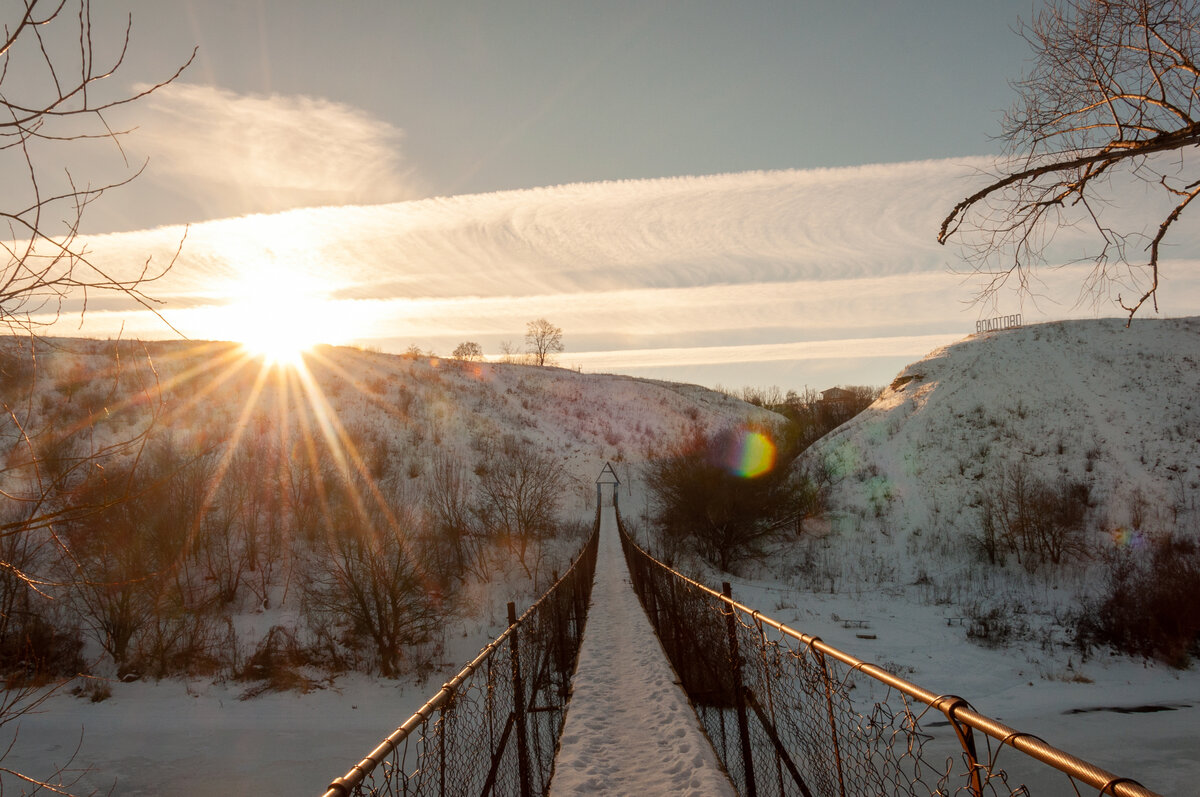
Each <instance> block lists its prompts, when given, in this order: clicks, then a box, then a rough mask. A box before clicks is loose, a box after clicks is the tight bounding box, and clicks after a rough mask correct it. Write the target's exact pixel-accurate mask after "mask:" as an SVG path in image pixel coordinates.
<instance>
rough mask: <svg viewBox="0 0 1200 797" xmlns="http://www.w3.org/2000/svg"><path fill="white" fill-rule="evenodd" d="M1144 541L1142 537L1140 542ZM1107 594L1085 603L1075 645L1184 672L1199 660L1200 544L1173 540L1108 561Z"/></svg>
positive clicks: (1126, 550)
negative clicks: (1199, 598)
mask: <svg viewBox="0 0 1200 797" xmlns="http://www.w3.org/2000/svg"><path fill="white" fill-rule="evenodd" d="M1136 539H1141V538H1136V537H1135V540H1136ZM1106 566H1107V570H1108V579H1107V584H1106V585H1105V590H1104V592H1103V593H1102V594H1101V595H1100V596H1099V597H1098V598H1096V599H1093V600H1090V601H1085V602H1084V607H1083V612H1082V615H1081V617H1080V621H1079V625H1078V627H1077V629H1076V643H1077V644H1078V645H1079V647H1080V648H1081V649H1082V650H1084V651H1087V650H1090V649H1091V648H1092V647H1094V646H1106V647H1109V648H1110V649H1112V650H1113V651H1116V652H1118V653H1126V654H1129V655H1131V656H1142V657H1143V658H1147V659H1150V658H1153V659H1159V660H1161V661H1164V662H1166V663H1167V664H1169V665H1170V666H1172V667H1178V668H1184V667H1186V666H1188V664H1189V662H1190V661H1191V659H1192V658H1194V657H1197V656H1200V613H1197V612H1196V595H1197V594H1200V546H1198V545H1197V544H1196V542H1194V541H1192V540H1185V539H1182V538H1180V537H1175V536H1168V537H1165V538H1162V539H1159V540H1157V541H1153V542H1149V543H1146V544H1144V545H1143V546H1142V547H1141V548H1140V549H1139V548H1138V547H1137V546H1129V547H1126V548H1123V549H1121V550H1119V551H1116V552H1114V553H1112V554H1110V555H1109V556H1108V557H1106Z"/></svg>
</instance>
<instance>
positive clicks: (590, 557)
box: [324, 507, 600, 797]
mask: <svg viewBox="0 0 1200 797" xmlns="http://www.w3.org/2000/svg"><path fill="white" fill-rule="evenodd" d="M599 531H600V510H599V507H597V510H596V520H595V525H594V527H593V529H592V536H591V537H590V538H589V540H588V542H587V544H586V545H585V546H584V549H583V552H582V553H580V555H579V556H578V557H577V558H576V559H575V561H574V563H573V564H572V565H571V568H570V569H569V570H568V571H567V573H566V575H564V576H563V577H562V578H560V579H558V580H557V581H556V582H555V584H554V586H552V587H551V588H550V589H549V591H547V592H546V594H545V595H543V596H542V597H541V598H540V599H539V600H538V601H537V602H536V603H534V604H533V605H532V606H530V607H529V609H527V610H526V611H525V613H524V614H523V615H521V617H519V618H518V617H517V616H516V608H515V606H514V605H513V604H511V603H510V604H509V605H508V612H509V618H508V619H509V626H508V628H507V629H506V630H505V631H504V633H502V634H501V635H500V636H498V637H497V638H496V639H495V641H493V642H492V643H491V644H490V645H488V646H487V647H486V648H484V649H483V650H482V651H481V652H480V654H479V655H478V656H477V657H475V660H474V661H472V662H471V663H470V664H468V665H467V666H466V667H465V668H464V669H463V670H462V672H460V673H459V674H458V675H456V676H455V677H454V678H452V679H451V680H450V681H449V682H447V683H446V685H445V686H443V687H442V689H441V690H440V691H439V692H438V693H437V694H436V695H435V696H434V697H433V698H432V699H430V700H429V701H428V702H427V703H426V704H425V705H424V706H422V707H421V708H420V709H419V710H418V711H417V713H416V714H414V715H413V716H412V717H410V718H409V719H408V720H407V721H406V722H405V723H404V724H403V725H401V726H400V727H399V728H397V729H396V730H395V731H394V732H393V733H392V735H391V736H389V737H388V738H387V739H385V740H384V741H383V742H382V743H381V744H380V745H379V746H378V747H376V748H375V750H374V751H372V752H371V753H370V755H368V756H367V757H366V758H364V759H363V760H362V761H360V762H359V763H358V764H357V765H355V767H354V768H353V769H351V770H350V771H349V772H348V773H346V774H345V775H344V776H342V777H340V778H338V779H337V780H335V781H334V782H333V783H332V784H330V786H329V790H328V791H326V792H325V795H324V797H345V796H346V795H351V794H353V795H438V797H445V795H481V797H486V796H487V795H518V794H519V795H522V796H523V797H524V796H525V795H533V794H545V793H546V790H547V788H548V786H549V783H550V774H551V770H552V768H553V765H554V753H555V748H556V746H557V744H558V737H559V734H560V733H561V731H562V724H563V716H564V714H565V712H566V704H567V699H568V697H569V696H570V685H571V676H572V674H573V672H574V670H575V662H576V660H577V658H578V655H579V645H580V641H581V639H582V636H583V625H584V621H585V619H586V617H587V609H588V602H589V599H590V597H591V591H592V580H593V577H594V575H595V570H596V553H597V550H598V544H599V539H600V535H599Z"/></svg>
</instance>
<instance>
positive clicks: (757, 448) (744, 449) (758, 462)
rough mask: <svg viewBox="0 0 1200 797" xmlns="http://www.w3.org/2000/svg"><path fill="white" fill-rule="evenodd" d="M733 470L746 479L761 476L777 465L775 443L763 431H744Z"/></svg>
mask: <svg viewBox="0 0 1200 797" xmlns="http://www.w3.org/2000/svg"><path fill="white" fill-rule="evenodd" d="M732 465H733V467H731V468H730V470H731V471H733V472H734V473H736V474H737V475H739V476H741V477H742V478H744V479H753V478H754V477H755V476H761V475H763V474H764V473H767V472H768V471H770V470H771V468H773V467H775V444H774V443H772V442H771V440H770V438H768V437H767V436H766V435H765V434H762V433H761V432H744V433H743V434H742V437H741V445H740V446H739V447H738V450H737V451H736V452H735V457H734V462H733V463H732Z"/></svg>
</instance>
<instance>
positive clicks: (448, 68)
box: [89, 0, 1033, 231]
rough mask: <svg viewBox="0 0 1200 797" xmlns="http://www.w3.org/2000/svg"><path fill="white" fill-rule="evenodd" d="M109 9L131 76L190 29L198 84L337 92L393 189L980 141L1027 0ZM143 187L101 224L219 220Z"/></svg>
mask: <svg viewBox="0 0 1200 797" xmlns="http://www.w3.org/2000/svg"><path fill="white" fill-rule="evenodd" d="M108 5H111V6H113V7H114V10H116V9H123V8H126V7H128V9H129V10H130V11H131V12H132V13H133V20H134V30H133V46H132V52H131V55H130V58H129V60H128V62H127V64H126V66H125V69H124V73H123V74H124V77H125V78H127V79H131V80H132V79H143V80H149V79H151V78H153V77H155V76H158V75H162V74H165V73H168V72H169V70H170V68H171V67H172V66H173V65H174V64H175V63H177V62H178V61H179V60H181V58H183V57H184V56H185V54H186V53H188V52H190V50H191V47H192V46H194V45H197V44H198V45H199V46H200V53H199V56H198V58H197V61H196V63H195V64H194V65H193V66H192V67H191V68H190V69H189V70H188V72H187V73H186V74H185V75H184V77H183V81H184V82H186V83H188V84H195V85H199V86H210V87H215V88H219V89H223V90H225V91H228V92H232V93H234V94H237V95H245V96H255V97H259V98H268V97H276V98H277V99H279V100H280V101H281V102H282V101H284V99H285V98H289V97H292V98H295V97H308V98H319V99H322V100H326V101H330V102H334V103H339V104H341V105H344V106H346V107H347V108H348V109H353V110H354V111H356V112H358V113H360V114H362V115H363V117H364V119H368V118H369V119H370V120H372V121H373V122H374V123H375V125H376V133H377V134H378V135H379V137H380V139H381V140H384V141H386V143H388V144H389V145H392V146H394V147H395V148H396V153H395V157H396V158H397V161H396V163H395V164H394V165H395V166H396V168H397V169H398V171H399V172H400V173H402V174H403V176H404V178H405V179H404V180H402V181H401V180H398V181H397V182H398V183H400V184H398V185H396V186H394V190H393V194H394V195H395V196H397V197H400V198H409V197H411V196H430V195H453V194H465V193H479V192H486V191H498V190H508V189H514V188H532V187H537V186H546V185H557V184H563V183H574V182H592V181H598V180H620V179H631V178H654V177H673V176H679V175H703V174H718V173H725V172H739V171H746V170H756V169H793V168H799V169H805V168H812V167H829V166H854V165H860V164H865V163H891V162H900V161H910V160H923V159H927V158H943V157H950V156H961V155H980V154H987V153H989V152H992V151H993V150H995V149H996V145H995V144H994V142H993V141H992V140H991V138H990V137H991V136H994V135H995V134H997V133H998V132H999V116H1000V112H1001V111H1002V110H1003V109H1004V108H1006V107H1007V106H1008V105H1009V104H1010V102H1011V91H1010V89H1009V86H1008V81H1009V80H1012V79H1015V78H1017V77H1018V76H1019V75H1020V73H1021V69H1022V61H1023V59H1024V58H1025V56H1026V47H1025V45H1024V43H1023V42H1022V41H1021V40H1020V39H1019V37H1017V36H1016V35H1015V34H1014V33H1013V32H1012V28H1013V27H1014V26H1015V25H1016V22H1017V18H1018V16H1019V15H1021V14H1025V15H1026V16H1028V15H1029V13H1030V10H1031V8H1032V7H1033V5H1032V4H1031V3H1030V2H1028V0H1025V1H1024V2H988V3H962V2H949V1H946V2H938V1H928V2H925V1H923V2H906V3H905V2H896V3H878V2H854V1H853V0H850V1H849V2H836V3H834V2H819V3H818V2H754V1H752V2H738V3H733V2H708V1H703V0H701V1H697V2H671V3H663V2H623V1H620V0H618V1H617V2H603V3H596V2H583V1H582V0H560V1H558V2H536V3H535V2H526V1H525V0H516V1H513V2H494V0H492V1H489V2H457V1H456V0H430V1H429V2H379V1H377V0H362V1H361V2H354V3H329V2H325V1H324V0H259V2H254V0H141V1H139V2H129V1H128V0H126V2H120V1H119V0H118V1H117V2H111V3H106V6H108ZM113 16H114V18H118V19H123V16H121V15H120V14H114V15H113ZM389 133H391V134H394V135H393V136H392V137H389V136H388V134H389ZM133 149H134V151H135V152H137V151H138V148H137V147H136V146H134V147H133ZM148 149H149V150H150V154H151V155H153V147H150V148H148ZM162 176H163V177H165V176H166V175H162ZM397 176H398V175H397ZM144 182H145V183H147V185H144V186H139V193H141V194H149V192H150V189H151V188H152V187H153V188H154V189H156V190H157V191H159V192H161V193H160V194H159V196H158V197H157V199H156V201H155V202H153V203H146V206H144V207H141V206H140V207H138V208H137V211H138V215H136V216H133V215H130V214H126V215H125V216H124V217H121V216H120V215H119V214H120V210H118V209H117V208H111V209H103V210H102V209H101V208H99V207H97V208H96V210H95V213H94V215H93V217H92V220H91V221H90V224H89V228H90V229H93V230H97V231H98V230H101V229H130V228H138V227H145V226H152V225H154V224H159V223H165V222H186V221H197V220H200V219H202V218H209V217H213V216H220V215H222V210H221V207H220V205H219V204H215V203H211V202H209V203H201V202H196V201H195V200H192V201H189V199H188V196H189V195H188V192H187V191H186V187H185V186H180V185H178V184H176V185H175V186H174V190H173V189H172V186H171V184H170V180H169V179H155V169H151V175H150V178H149V179H147V180H145V181H144ZM149 183H154V185H153V186H150V185H148V184H149ZM241 207H242V206H241V205H240V204H239V205H237V206H236V207H235V208H234V209H235V210H240V209H241Z"/></svg>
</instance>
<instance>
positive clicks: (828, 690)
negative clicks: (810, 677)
mask: <svg viewBox="0 0 1200 797" xmlns="http://www.w3.org/2000/svg"><path fill="white" fill-rule="evenodd" d="M812 653H813V655H814V656H816V657H817V661H819V662H821V682H822V683H824V684H825V708H826V710H827V711H828V713H829V735H830V737H831V738H832V739H833V761H834V763H835V764H837V776H838V794H839V795H840V797H846V779H845V777H844V775H843V774H842V751H841V746H840V745H839V744H838V732H837V719H836V717H835V715H834V713H833V684H832V682H831V681H830V679H829V666H828V665H827V664H826V663H825V654H824V653H822V652H821V651H819V650H816V649H815V648H813V649H812Z"/></svg>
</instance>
